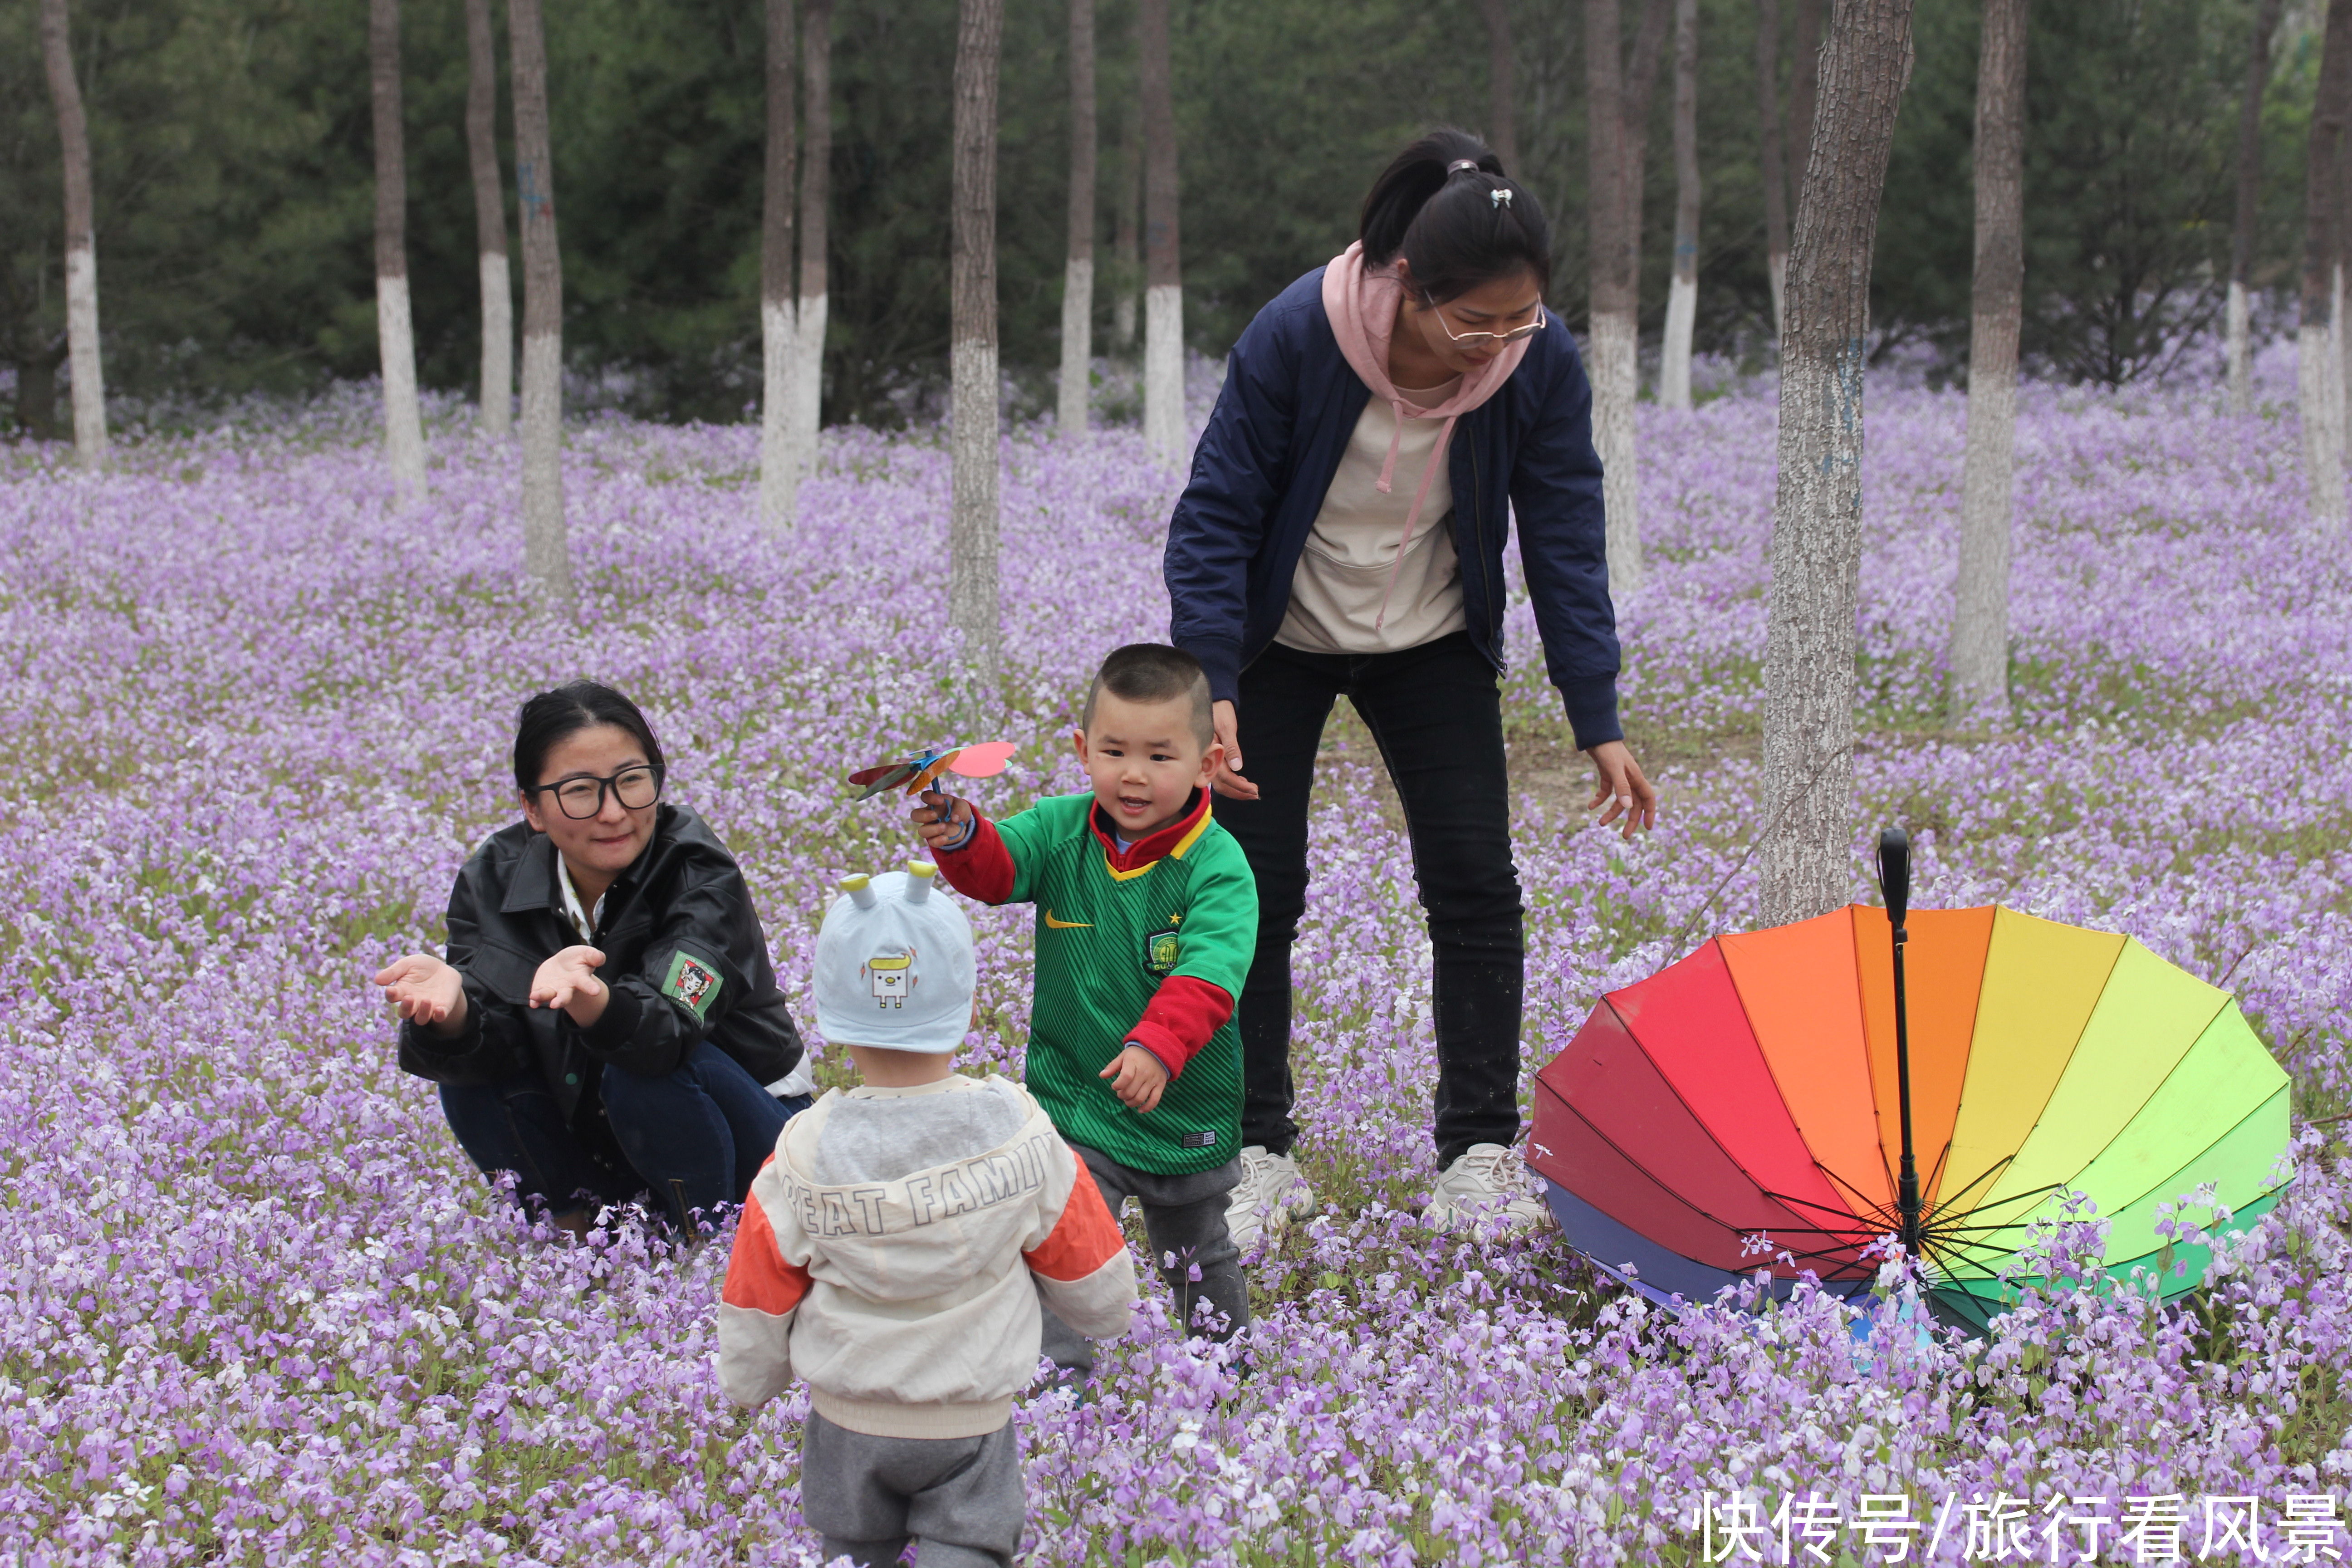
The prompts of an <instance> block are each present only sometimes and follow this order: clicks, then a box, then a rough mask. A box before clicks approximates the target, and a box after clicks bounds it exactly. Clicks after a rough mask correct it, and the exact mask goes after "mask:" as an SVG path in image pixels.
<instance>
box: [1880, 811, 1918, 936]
mask: <svg viewBox="0 0 2352 1568" xmlns="http://www.w3.org/2000/svg"><path fill="white" fill-rule="evenodd" d="M1878 886H1879V889H1880V890H1881V891H1883V892H1884V893H1885V895H1886V922H1887V924H1889V925H1894V926H1900V925H1901V924H1902V923H1903V917H1904V916H1906V915H1907V914H1909V913H1910V912H1911V836H1910V835H1909V834H1907V833H1906V832H1904V831H1903V830H1902V829H1901V828H1899V827H1890V828H1888V829H1887V830H1886V831H1885V832H1884V833H1881V834H1880V835H1879V836H1878Z"/></svg>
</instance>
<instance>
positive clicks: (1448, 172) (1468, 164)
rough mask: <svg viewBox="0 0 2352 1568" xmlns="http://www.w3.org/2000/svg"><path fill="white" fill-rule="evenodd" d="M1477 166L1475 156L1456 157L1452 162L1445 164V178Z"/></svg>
mask: <svg viewBox="0 0 2352 1568" xmlns="http://www.w3.org/2000/svg"><path fill="white" fill-rule="evenodd" d="M1477 166H1478V160H1477V159H1475V158H1456V159H1454V162H1452V163H1448V164H1446V165H1445V177H1446V178H1447V179H1452V178H1453V177H1454V175H1456V174H1460V173H1461V172H1462V171H1463V170H1465V169H1475V168H1476V167H1477Z"/></svg>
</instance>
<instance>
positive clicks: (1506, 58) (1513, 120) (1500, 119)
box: [1478, 0, 1519, 174]
mask: <svg viewBox="0 0 2352 1568" xmlns="http://www.w3.org/2000/svg"><path fill="white" fill-rule="evenodd" d="M1478 10H1479V14H1480V15H1481V16H1484V17H1485V18H1486V145H1487V146H1489V147H1492V148H1493V149H1494V150H1495V156H1496V157H1497V158H1500V159H1501V160H1502V161H1503V167H1504V168H1506V169H1507V170H1509V171H1510V172H1511V173H1512V174H1517V173H1518V172H1519V88H1518V75H1517V64H1518V61H1517V57H1516V56H1515V55H1514V54H1513V53H1512V50H1511V5H1510V0H1478Z"/></svg>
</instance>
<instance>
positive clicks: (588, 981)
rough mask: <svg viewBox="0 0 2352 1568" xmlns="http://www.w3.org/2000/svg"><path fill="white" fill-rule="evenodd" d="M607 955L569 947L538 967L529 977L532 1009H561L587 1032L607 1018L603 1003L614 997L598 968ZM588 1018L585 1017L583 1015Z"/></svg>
mask: <svg viewBox="0 0 2352 1568" xmlns="http://www.w3.org/2000/svg"><path fill="white" fill-rule="evenodd" d="M601 963H604V954H603V953H602V952H598V951H597V950H596V949H594V948H593V947H567V948H564V949H562V951H560V952H557V953H556V954H555V955H554V956H553V957H551V958H550V959H548V960H547V962H546V963H541V965H540V966H539V973H536V974H534V975H532V976H531V977H530V1005H532V1006H534V1007H561V1008H562V1009H563V1010H564V1011H565V1012H567V1013H570V1014H571V1015H572V1022H573V1023H575V1024H577V1025H579V1026H581V1027H582V1028H586V1027H587V1026H589V1025H591V1024H593V1023H594V1022H595V1021H596V1020H597V1019H598V1018H601V1017H603V1016H604V1003H605V1001H606V999H607V998H608V997H609V996H610V994H611V993H609V992H608V991H606V990H605V988H604V982H603V981H601V980H599V979H597V978H596V969H597V966H598V965H599V964H601ZM583 1013H584V1014H586V1015H587V1016H585V1017H583V1016H582V1015H583Z"/></svg>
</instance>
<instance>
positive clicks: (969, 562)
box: [948, 339, 1003, 689]
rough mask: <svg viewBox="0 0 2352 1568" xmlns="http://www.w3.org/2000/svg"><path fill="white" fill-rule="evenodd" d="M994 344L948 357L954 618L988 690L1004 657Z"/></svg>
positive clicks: (972, 345)
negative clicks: (999, 576) (998, 570)
mask: <svg viewBox="0 0 2352 1568" xmlns="http://www.w3.org/2000/svg"><path fill="white" fill-rule="evenodd" d="M997 374H998V373H997V358H996V345H995V344H994V343H992V342H983V341H981V340H979V339H967V340H965V341H963V342H959V343H957V344H955V345H954V346H953V347H952V348H951V349H950V351H949V355H948V375H949V379H950V392H949V397H948V412H949V426H948V466H949V469H950V475H951V481H950V495H949V505H948V516H949V526H948V532H949V539H948V556H949V561H950V565H949V568H948V607H949V619H950V621H951V622H952V623H953V624H954V625H955V626H957V627H959V628H960V629H961V631H962V632H963V635H964V654H965V657H966V658H968V659H969V660H970V661H971V668H972V670H973V671H974V673H975V674H976V675H977V676H978V677H979V679H981V680H982V681H983V682H984V683H985V684H986V685H988V686H989V687H990V688H991V689H993V687H994V685H995V681H996V674H997V668H998V661H999V658H1000V657H1001V656H1000V652H999V641H1000V637H1001V633H1000V630H999V625H998V623H999V617H1000V616H1001V615H1002V613H1003V612H1002V609H1001V607H1000V606H1001V604H1002V600H1001V597H1000V591H999V588H998V585H997V568H996V561H997V549H998V546H997V534H998V518H999V516H1000V507H999V502H998V497H997V474H996V468H997V461H998V457H999V454H998V450H997V447H998V440H997V436H998V431H997V408H996V398H997Z"/></svg>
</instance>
